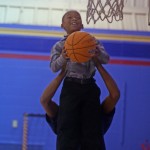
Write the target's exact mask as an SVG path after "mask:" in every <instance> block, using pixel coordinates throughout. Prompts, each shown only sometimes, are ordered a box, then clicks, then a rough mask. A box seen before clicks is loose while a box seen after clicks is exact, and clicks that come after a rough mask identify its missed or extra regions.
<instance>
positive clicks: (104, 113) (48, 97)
mask: <svg viewBox="0 0 150 150" xmlns="http://www.w3.org/2000/svg"><path fill="white" fill-rule="evenodd" d="M96 67H97V70H98V71H99V73H100V75H101V76H102V79H103V81H104V83H105V85H106V87H107V89H108V92H109V95H108V96H107V97H106V98H105V99H104V100H103V103H102V104H101V105H100V111H101V118H99V119H101V120H100V121H101V124H102V126H101V127H102V128H101V130H102V135H104V134H105V133H106V131H107V130H108V128H109V126H110V124H111V122H112V119H113V116H114V112H115V105H116V103H117V102H118V100H119V96H120V92H119V89H118V87H117V84H116V82H115V81H114V80H113V78H112V77H111V75H110V74H109V73H108V72H107V71H106V70H105V69H104V68H103V66H102V65H101V64H99V63H97V64H96ZM64 77H65V70H64V69H63V70H62V71H61V72H60V73H59V74H58V76H57V77H56V78H55V79H54V80H52V82H51V83H50V84H49V85H48V86H47V87H46V89H45V90H44V92H43V94H42V96H41V99H40V101H41V104H42V106H43V108H44V110H45V112H46V120H47V122H48V124H49V125H50V127H51V128H52V130H53V131H54V132H55V133H56V134H57V113H58V109H59V106H58V105H57V104H56V103H55V102H53V101H52V98H53V96H54V94H55V92H56V90H57V89H58V87H59V86H60V84H61V82H62V80H63V78H64ZM101 144H102V145H105V143H101ZM103 147H105V146H103Z"/></svg>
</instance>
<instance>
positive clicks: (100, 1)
mask: <svg viewBox="0 0 150 150" xmlns="http://www.w3.org/2000/svg"><path fill="white" fill-rule="evenodd" d="M123 8H124V0H88V5H87V13H86V22H87V24H89V23H90V21H91V20H93V22H94V24H95V23H96V22H97V21H98V20H99V19H100V20H102V21H103V20H105V19H106V20H107V21H108V22H109V23H112V22H113V19H115V20H116V21H119V20H123Z"/></svg>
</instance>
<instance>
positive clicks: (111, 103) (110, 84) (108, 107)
mask: <svg viewBox="0 0 150 150" xmlns="http://www.w3.org/2000/svg"><path fill="white" fill-rule="evenodd" d="M93 60H94V63H95V65H96V67H97V70H98V72H99V73H100V75H101V77H102V79H103V81H104V83H105V85H106V87H107V89H108V91H109V95H108V96H107V97H106V98H105V99H104V101H103V102H102V108H103V111H104V112H105V113H109V112H111V111H112V110H113V109H114V108H115V105H116V103H117V102H118V100H119V98H120V90H119V88H118V86H117V84H116V82H115V80H114V79H113V78H112V77H111V75H110V74H109V73H108V72H107V71H106V70H105V69H104V67H103V66H102V65H101V64H100V62H99V60H98V59H97V58H93Z"/></svg>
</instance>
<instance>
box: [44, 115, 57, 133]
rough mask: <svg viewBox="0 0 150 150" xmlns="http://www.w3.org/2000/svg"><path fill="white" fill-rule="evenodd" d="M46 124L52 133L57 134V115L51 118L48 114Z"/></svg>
mask: <svg viewBox="0 0 150 150" xmlns="http://www.w3.org/2000/svg"><path fill="white" fill-rule="evenodd" d="M45 117H46V122H47V123H48V125H49V126H50V127H51V129H52V131H53V132H54V133H55V134H57V115H56V116H55V117H54V118H50V117H49V116H48V115H47V114H46V115H45Z"/></svg>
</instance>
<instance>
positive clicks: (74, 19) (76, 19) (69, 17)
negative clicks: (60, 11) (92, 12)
mask: <svg viewBox="0 0 150 150" xmlns="http://www.w3.org/2000/svg"><path fill="white" fill-rule="evenodd" d="M61 27H62V28H64V30H65V31H66V32H67V34H71V33H73V32H75V31H80V30H81V29H83V24H82V19H81V16H80V14H79V13H78V12H77V11H74V10H72V11H68V12H67V13H66V14H65V15H64V17H63V19H62V24H61Z"/></svg>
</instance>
